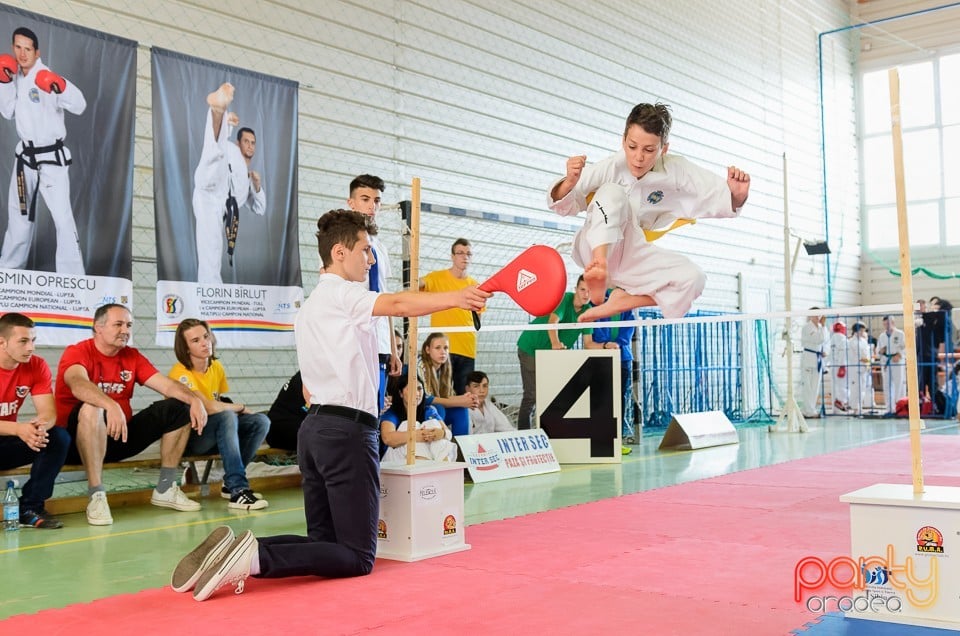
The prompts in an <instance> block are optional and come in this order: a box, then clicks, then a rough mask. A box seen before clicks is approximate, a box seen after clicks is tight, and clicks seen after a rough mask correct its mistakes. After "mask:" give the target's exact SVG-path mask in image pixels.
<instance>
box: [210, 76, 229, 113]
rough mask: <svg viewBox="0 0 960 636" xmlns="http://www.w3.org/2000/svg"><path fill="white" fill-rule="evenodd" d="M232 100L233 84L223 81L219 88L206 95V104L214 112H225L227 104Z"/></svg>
mask: <svg viewBox="0 0 960 636" xmlns="http://www.w3.org/2000/svg"><path fill="white" fill-rule="evenodd" d="M232 101H233V84H230V83H224V84H221V85H220V88H218V89H217V90H215V91H213V92H212V93H210V94H209V95H207V105H208V106H210V110H212V111H213V112H215V113H223V112H226V110H227V106H229V105H230V102H232Z"/></svg>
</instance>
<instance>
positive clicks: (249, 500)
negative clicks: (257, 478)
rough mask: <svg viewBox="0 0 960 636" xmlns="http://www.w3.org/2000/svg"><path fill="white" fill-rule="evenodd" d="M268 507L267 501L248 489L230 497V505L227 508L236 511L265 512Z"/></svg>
mask: <svg viewBox="0 0 960 636" xmlns="http://www.w3.org/2000/svg"><path fill="white" fill-rule="evenodd" d="M268 505H269V504H268V503H267V500H266V499H263V498H262V497H259V496H258V495H257V493H255V492H253V491H252V490H250V489H249V488H246V489H244V490H241V491H240V492H238V493H236V494H235V495H233V496H231V497H230V503H228V504H227V508H234V509H236V510H263V509H264V508H266V507H267V506H268Z"/></svg>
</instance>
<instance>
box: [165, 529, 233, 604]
mask: <svg viewBox="0 0 960 636" xmlns="http://www.w3.org/2000/svg"><path fill="white" fill-rule="evenodd" d="M233 539H234V536H233V530H232V529H230V527H229V526H220V527H219V528H217V529H215V530H214V531H213V532H211V533H210V534H209V536H207V538H206V539H204V540H203V543H201V544H200V545H198V546H197V547H196V548H194V549H193V550H192V551H191V552H190V554H188V555H187V556H185V557H183V558H182V559H180V562H179V563H178V564H177V567H176V568H175V569H174V570H173V575H172V576H171V577H170V587H172V588H173V591H174V592H187V591H189V590H192V589H193V586H194V585H196V583H197V581H198V580H200V577H201V576H203V573H204V572H206V571H207V569H209V568H210V566H212V565H213V564H214V563H216V562H217V561H219V560H220V557H222V556H223V553H224V551H225V550H226V549H227V548H229V547H230V546H231V545H232V544H233Z"/></svg>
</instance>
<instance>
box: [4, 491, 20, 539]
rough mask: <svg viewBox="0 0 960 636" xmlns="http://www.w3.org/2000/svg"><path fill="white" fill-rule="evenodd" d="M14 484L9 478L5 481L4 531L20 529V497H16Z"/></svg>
mask: <svg viewBox="0 0 960 636" xmlns="http://www.w3.org/2000/svg"><path fill="white" fill-rule="evenodd" d="M14 488H16V484H15V483H14V481H13V480H12V479H11V480H10V481H8V482H7V492H6V493H4V495H3V529H4V530H6V531H10V530H19V529H20V499H18V498H17V491H16V490H14Z"/></svg>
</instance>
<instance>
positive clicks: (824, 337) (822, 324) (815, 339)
mask: <svg viewBox="0 0 960 636" xmlns="http://www.w3.org/2000/svg"><path fill="white" fill-rule="evenodd" d="M810 309H812V310H816V309H820V308H819V307H811V308H810ZM826 323H827V318H826V316H810V317H809V318H808V319H807V322H805V323H803V330H802V331H801V332H800V344H801V346H802V347H803V356H802V357H801V358H800V412H801V413H803V416H804V417H820V408H819V405H818V403H817V398H818V396H821V391H820V389H821V387H822V386H823V358H824V357H825V356H826V355H827V344H828V342H829V340H830V332H828V331H827V327H826Z"/></svg>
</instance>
